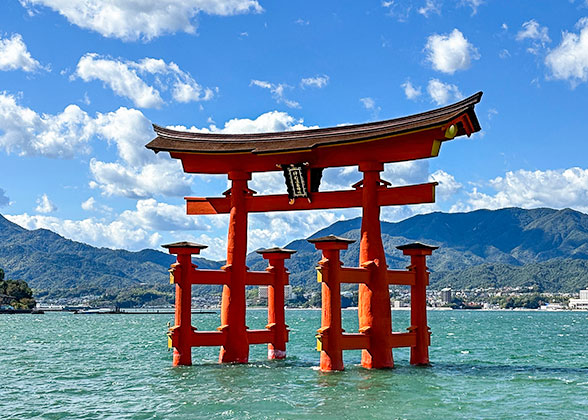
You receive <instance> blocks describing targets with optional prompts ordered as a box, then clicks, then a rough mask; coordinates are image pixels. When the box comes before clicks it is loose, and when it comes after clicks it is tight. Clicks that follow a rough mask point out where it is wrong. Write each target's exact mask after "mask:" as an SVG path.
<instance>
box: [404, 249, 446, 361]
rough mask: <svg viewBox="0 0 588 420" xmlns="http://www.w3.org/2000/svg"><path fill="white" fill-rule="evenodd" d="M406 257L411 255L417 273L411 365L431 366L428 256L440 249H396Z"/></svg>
mask: <svg viewBox="0 0 588 420" xmlns="http://www.w3.org/2000/svg"><path fill="white" fill-rule="evenodd" d="M396 248H398V249H400V250H401V251H402V252H403V253H404V255H410V267H409V270H410V271H413V272H414V273H415V283H414V284H413V285H412V286H411V287H410V327H409V331H411V332H415V333H416V344H415V346H414V347H411V348H410V364H411V365H428V364H429V345H430V344H431V332H430V328H429V326H428V325H427V286H428V285H429V272H428V271H427V261H426V260H427V256H428V255H431V254H432V253H433V251H434V250H435V249H437V248H438V247H436V246H430V245H425V244H421V243H413V244H408V245H401V246H398V247H396Z"/></svg>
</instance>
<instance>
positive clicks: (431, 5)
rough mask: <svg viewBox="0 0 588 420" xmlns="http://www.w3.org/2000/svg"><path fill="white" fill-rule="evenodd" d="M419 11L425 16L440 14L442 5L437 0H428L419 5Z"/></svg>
mask: <svg viewBox="0 0 588 420" xmlns="http://www.w3.org/2000/svg"><path fill="white" fill-rule="evenodd" d="M417 12H418V13H419V14H421V15H423V16H424V17H429V15H431V14H433V13H436V14H438V15H440V14H441V5H440V4H439V3H437V2H436V1H435V0H426V1H425V5H424V6H422V7H419V8H418V10H417Z"/></svg>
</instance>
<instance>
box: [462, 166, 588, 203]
mask: <svg viewBox="0 0 588 420" xmlns="http://www.w3.org/2000/svg"><path fill="white" fill-rule="evenodd" d="M489 184H490V186H491V187H492V188H493V189H494V190H495V191H496V193H495V194H485V193H483V192H480V191H478V189H477V188H474V189H473V190H472V192H470V193H468V199H467V203H466V204H458V205H456V206H454V208H453V210H474V209H478V208H490V209H497V208H503V207H513V206H514V207H523V208H535V207H552V208H559V209H561V208H566V207H569V208H573V209H576V210H578V211H582V212H584V213H588V169H582V168H578V167H574V168H569V169H559V170H546V171H526V170H523V169H520V170H518V171H514V172H513V171H511V172H507V173H506V175H505V176H504V177H497V178H494V179H492V180H491V181H490V183H489Z"/></svg>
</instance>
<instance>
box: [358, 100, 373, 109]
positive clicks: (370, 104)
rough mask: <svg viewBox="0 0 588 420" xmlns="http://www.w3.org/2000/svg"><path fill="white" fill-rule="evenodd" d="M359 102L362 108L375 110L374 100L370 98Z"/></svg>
mask: <svg viewBox="0 0 588 420" xmlns="http://www.w3.org/2000/svg"><path fill="white" fill-rule="evenodd" d="M359 102H361V104H362V105H363V107H364V108H365V109H375V107H376V101H375V100H374V98H370V97H366V98H360V99H359Z"/></svg>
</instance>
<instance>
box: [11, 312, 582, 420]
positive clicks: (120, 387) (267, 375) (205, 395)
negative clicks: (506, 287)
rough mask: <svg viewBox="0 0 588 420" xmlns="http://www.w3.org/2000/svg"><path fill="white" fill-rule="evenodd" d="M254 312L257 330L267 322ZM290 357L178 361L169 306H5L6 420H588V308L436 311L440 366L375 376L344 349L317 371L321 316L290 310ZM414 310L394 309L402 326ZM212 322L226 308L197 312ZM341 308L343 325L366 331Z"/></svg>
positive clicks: (211, 356)
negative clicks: (108, 311) (9, 310)
mask: <svg viewBox="0 0 588 420" xmlns="http://www.w3.org/2000/svg"><path fill="white" fill-rule="evenodd" d="M265 316H266V314H265V311H261V310H250V311H249V312H248V325H249V326H250V327H251V328H261V327H263V326H264V325H265V323H266V321H265ZM286 317H287V323H288V324H289V325H290V328H291V334H290V343H289V345H288V355H289V356H288V358H287V359H286V360H284V361H267V360H265V357H266V351H267V350H266V346H264V345H256V346H252V347H251V356H250V361H251V363H250V364H248V365H223V366H221V365H218V364H217V363H216V360H217V356H218V348H203V349H194V351H193V362H194V366H191V367H180V368H172V367H171V353H170V352H168V350H167V347H166V346H167V342H166V337H165V332H166V329H167V327H166V324H167V322H168V321H170V320H171V319H172V316H171V315H73V314H61V313H55V314H51V313H48V314H44V315H0V346H1V347H0V418H1V419H19V420H21V419H212V418H220V419H232V418H236V419H278V418H286V419H295V418H296V419H299V418H301V419H304V418H316V419H319V418H320V419H341V418H349V419H376V418H382V419H542V418H545V419H547V418H549V419H586V418H588V312H549V313H541V312H523V311H520V312H519V311H513V312H506V311H505V312H502V311H500V312H484V311H431V312H429V324H430V326H431V329H432V331H433V337H432V347H431V361H432V363H433V365H432V366H431V367H427V368H422V367H413V366H410V365H409V363H408V350H405V349H398V350H395V352H394V358H395V362H396V367H395V368H394V369H392V370H385V371H369V370H365V369H363V368H361V367H359V366H358V364H359V361H360V354H359V352H355V351H354V352H346V353H345V363H346V371H344V372H339V373H330V374H323V373H320V372H318V371H317V370H316V366H317V365H318V353H317V352H316V351H315V350H314V346H315V339H314V334H315V331H316V329H317V328H318V327H319V326H320V325H319V324H320V312H319V311H313V310H290V311H287V314H286ZM408 317H409V313H408V312H404V311H398V312H394V321H393V322H394V329H395V330H396V331H401V330H403V329H404V328H405V327H406V326H408ZM193 318H194V320H193V323H194V325H195V326H196V327H198V329H200V330H206V329H214V328H215V327H216V326H218V323H219V320H218V315H193ZM356 319H357V314H356V312H355V311H344V328H345V329H346V330H347V331H354V330H356V328H357V321H356Z"/></svg>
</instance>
